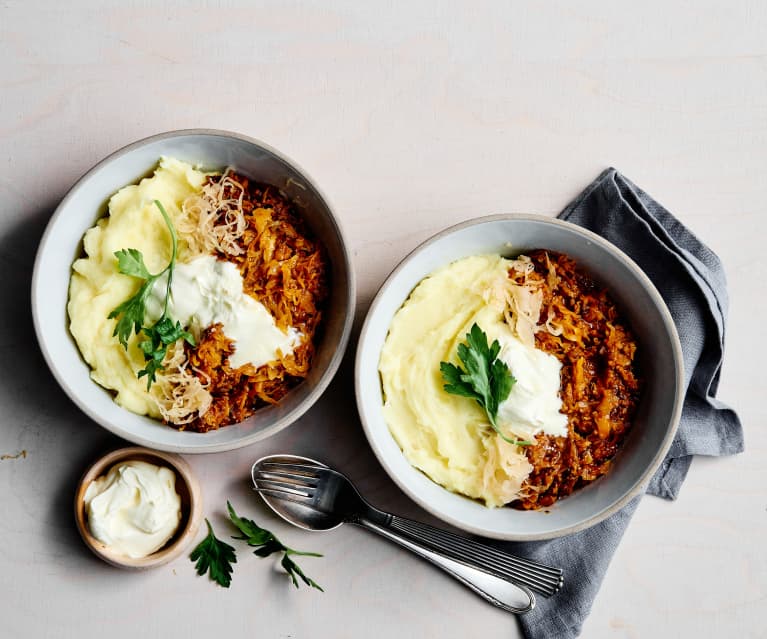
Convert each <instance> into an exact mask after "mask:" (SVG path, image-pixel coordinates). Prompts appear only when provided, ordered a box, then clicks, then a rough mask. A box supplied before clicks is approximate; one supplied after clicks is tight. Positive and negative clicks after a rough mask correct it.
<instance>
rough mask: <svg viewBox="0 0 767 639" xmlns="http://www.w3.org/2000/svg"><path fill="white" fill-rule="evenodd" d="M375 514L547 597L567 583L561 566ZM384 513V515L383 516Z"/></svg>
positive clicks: (441, 549)
mask: <svg viewBox="0 0 767 639" xmlns="http://www.w3.org/2000/svg"><path fill="white" fill-rule="evenodd" d="M371 515H372V517H373V519H374V521H378V522H379V523H381V524H383V525H386V526H387V527H389V528H391V529H392V530H394V531H395V532H398V533H401V534H403V535H405V536H407V537H408V538H410V539H413V540H415V541H417V542H420V543H422V544H424V545H426V546H427V547H428V548H430V549H431V550H433V551H435V552H438V553H440V554H443V555H446V556H448V557H451V558H452V559H456V560H458V561H466V562H468V563H470V564H472V565H474V566H476V567H478V568H479V569H480V570H484V571H486V572H490V573H492V574H494V575H496V576H497V577H501V578H507V579H511V580H513V581H514V582H515V583H517V584H520V585H523V586H527V587H528V588H531V589H532V590H535V591H536V592H539V593H540V594H542V595H544V596H545V597H550V596H551V595H553V594H555V593H556V592H557V591H558V590H559V589H560V587H561V586H562V584H563V580H564V579H563V575H562V570H561V569H560V568H553V567H551V566H547V565H545V564H541V563H538V562H535V561H531V560H529V559H524V558H522V557H517V556H515V555H512V554H511V553H508V552H504V551H503V550H499V549H498V548H494V547H492V546H488V545H486V544H483V543H480V542H478V541H474V540H473V539H467V538H466V537H461V536H460V535H456V534H454V533H452V532H449V531H447V530H442V529H440V528H435V527H434V526H429V525H428V524H422V523H421V522H418V521H412V520H410V519H405V518H404V517H398V516H396V515H390V514H388V513H384V512H381V511H378V509H374V512H373V513H371ZM381 515H383V516H384V517H383V519H382V518H381Z"/></svg>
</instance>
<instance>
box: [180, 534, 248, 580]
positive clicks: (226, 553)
mask: <svg viewBox="0 0 767 639" xmlns="http://www.w3.org/2000/svg"><path fill="white" fill-rule="evenodd" d="M205 523H206V524H207V525H208V536H207V537H205V539H203V540H202V541H201V542H200V543H199V544H198V545H197V547H196V548H195V549H194V550H193V551H192V554H191V555H189V559H191V560H192V561H196V562H197V564H196V566H195V567H196V568H197V574H198V575H204V574H205V573H206V572H208V574H209V576H210V578H211V579H212V580H213V581H215V582H216V583H218V584H219V585H221V586H223V587H224V588H228V587H229V584H230V583H232V570H233V568H232V564H235V563H237V557H236V556H235V553H234V548H232V547H231V546H230V545H229V544H227V543H226V542H224V541H221V540H220V539H218V538H217V537H216V536H215V535H214V534H213V527H212V526H211V525H210V522H209V521H208V520H207V519H206V520H205Z"/></svg>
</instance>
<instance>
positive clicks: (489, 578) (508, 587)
mask: <svg viewBox="0 0 767 639" xmlns="http://www.w3.org/2000/svg"><path fill="white" fill-rule="evenodd" d="M376 519H378V517H376ZM352 523H355V524H358V525H359V526H362V527H363V528H367V529H368V530H372V531H373V532H376V533H378V534H379V535H381V536H382V537H385V538H386V539H389V540H390V541H393V542H394V543H395V544H399V545H400V546H402V547H403V548H407V549H408V550H410V551H411V552H413V553H415V554H416V555H418V556H419V557H421V558H422V559H425V560H426V561H429V562H431V563H432V564H434V565H435V566H437V567H439V568H441V569H442V570H444V571H445V572H446V573H448V574H449V575H450V576H451V577H454V578H455V579H457V580H458V581H460V582H461V583H462V584H463V585H464V586H467V587H468V588H470V589H471V590H473V591H474V592H475V593H477V594H478V595H479V596H480V597H482V598H483V599H484V600H485V601H488V602H490V603H491V604H493V605H494V606H496V607H498V608H501V609H503V610H506V611H508V612H513V613H515V614H523V613H525V612H528V611H530V610H532V609H533V608H534V607H535V595H534V594H533V593H532V592H531V591H530V590H529V589H528V588H527V587H525V586H520V585H517V584H515V583H512V582H511V581H510V580H508V579H505V578H502V577H498V576H496V575H494V574H491V573H489V572H485V571H483V570H479V569H478V568H475V567H473V566H471V565H469V564H468V563H466V562H463V561H459V560H457V559H453V558H451V557H447V556H445V555H444V554H441V553H439V552H437V551H435V550H433V549H431V548H429V547H428V546H427V545H425V544H423V543H420V542H418V541H416V540H415V539H413V538H412V537H410V536H406V535H403V534H400V533H399V532H397V531H396V530H393V529H392V528H391V527H390V526H389V525H387V524H386V523H385V522H383V521H382V522H380V523H379V522H374V521H371V519H369V518H359V519H356V520H355V521H354V522H352Z"/></svg>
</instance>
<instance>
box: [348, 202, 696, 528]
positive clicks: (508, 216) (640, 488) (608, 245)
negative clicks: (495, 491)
mask: <svg viewBox="0 0 767 639" xmlns="http://www.w3.org/2000/svg"><path fill="white" fill-rule="evenodd" d="M503 220H530V221H534V222H542V223H544V224H551V225H553V226H559V227H563V228H566V229H568V230H569V231H572V232H575V233H576V234H578V235H580V236H581V237H583V238H584V239H586V240H587V241H590V242H593V243H594V244H597V245H599V246H600V247H601V248H602V249H604V250H606V251H607V252H609V253H611V254H612V255H613V256H615V257H616V258H618V259H619V260H620V261H622V262H624V263H625V264H626V266H627V267H628V268H629V270H630V271H632V273H633V274H634V275H635V276H636V277H637V279H638V280H640V281H641V282H642V284H643V285H644V287H645V289H646V290H647V292H648V293H649V295H650V297H651V298H652V299H653V302H654V303H655V306H656V308H657V309H658V310H659V312H660V315H661V317H662V320H663V325H664V328H665V329H666V331H667V332H668V335H669V337H670V339H671V345H672V354H673V360H674V368H675V376H674V377H675V379H674V381H675V387H676V389H677V392H676V396H675V398H674V408H673V411H672V413H671V418H670V424H669V428H668V430H667V431H666V434H665V436H664V438H663V442H662V443H661V446H660V448H659V449H658V450H657V452H656V454H655V456H654V457H653V459H652V462H651V463H650V464H649V466H648V467H647V468H646V469H645V470H644V472H643V473H642V474H641V476H640V477H639V478H638V479H637V480H636V481H635V482H634V484H633V485H632V486H631V487H630V488H629V490H628V491H626V493H624V495H623V496H622V497H621V498H620V499H618V500H616V501H615V502H613V503H612V504H611V505H610V506H608V507H607V508H604V509H603V510H601V511H599V512H598V513H595V514H594V515H592V516H590V517H588V518H586V519H584V520H582V521H580V522H578V523H576V524H573V525H571V526H565V527H563V528H560V529H557V530H554V531H550V532H547V533H515V532H514V531H510V532H509V533H498V532H495V531H489V530H486V529H484V528H481V527H477V526H473V525H471V524H467V523H466V522H464V521H462V520H459V519H457V518H455V517H453V516H451V515H450V514H449V513H445V512H444V511H443V510H440V509H437V508H435V507H434V506H433V505H432V504H430V503H429V502H427V501H426V500H425V499H422V498H421V497H420V496H419V495H418V494H417V492H416V491H414V490H412V489H411V488H410V486H408V485H407V483H406V482H405V481H403V480H402V479H401V478H400V477H398V476H397V474H396V473H395V472H394V470H393V468H392V466H391V465H390V464H389V462H388V460H387V457H386V455H385V453H384V452H383V450H381V449H380V448H379V447H378V445H377V443H376V441H375V438H374V437H373V426H372V425H371V424H370V423H369V422H368V420H367V418H366V414H365V411H364V410H363V404H364V402H363V400H362V387H361V369H362V354H363V352H364V350H365V349H364V348H363V345H364V343H365V341H366V339H367V336H368V331H369V329H370V325H371V323H372V318H373V316H374V315H375V314H376V311H377V310H378V307H379V306H380V304H381V303H382V299H383V297H384V294H385V293H386V292H387V291H388V289H389V288H390V287H391V286H392V284H393V282H394V280H395V279H396V278H397V276H398V275H399V274H400V272H401V271H402V270H403V269H404V268H405V267H406V266H407V265H408V264H409V263H410V261H411V260H412V259H413V258H414V257H415V256H416V255H418V254H420V253H421V252H422V251H424V250H425V249H427V248H428V247H429V246H430V245H432V244H434V243H436V242H438V241H439V240H441V239H442V238H444V237H446V236H448V235H452V234H454V233H457V232H459V231H461V230H463V229H465V228H469V227H472V226H477V225H480V224H486V223H489V222H496V221H503ZM446 263H447V262H446ZM408 295H409V293H408ZM406 299H407V296H406V297H405V298H404V299H403V300H402V303H404V302H405V300H406ZM683 389H684V358H683V354H682V346H681V343H680V341H679V335H678V332H677V330H676V325H675V324H674V320H673V319H672V317H671V313H670V311H669V310H668V306H667V305H666V303H665V301H664V300H663V298H662V297H661V294H660V293H659V292H658V289H657V288H656V287H655V285H654V284H653V282H652V281H651V280H650V278H649V277H648V276H647V275H646V274H645V272H644V271H643V270H642V269H641V268H640V267H639V266H638V265H637V263H636V262H634V260H632V259H631V258H630V257H629V256H628V255H626V254H625V253H624V252H623V251H622V250H620V249H619V248H618V247H617V246H615V245H614V244H613V243H612V242H609V241H608V240H606V239H605V238H603V237H601V236H600V235H597V234H596V233H594V232H592V231H590V230H588V229H585V228H583V227H581V226H578V225H576V224H573V223H572V222H567V221H565V220H560V219H557V218H551V217H547V216H544V215H536V214H530V213H500V214H494V215H486V216H482V217H477V218H473V219H470V220H466V221H464V222H460V223H458V224H455V225H453V226H450V227H448V228H446V229H443V230H442V231H439V232H438V233H436V234H435V235H432V236H431V237H429V238H428V239H426V240H424V241H423V242H421V243H420V244H419V245H418V246H416V247H415V248H414V249H413V250H412V251H410V252H409V253H408V254H407V255H406V256H405V257H404V258H402V260H400V262H399V263H398V264H397V265H396V266H395V268H394V270H392V272H391V273H390V274H389V276H388V277H387V278H386V279H385V280H384V282H383V284H382V285H381V287H380V288H379V289H378V292H377V293H376V295H375V297H374V298H373V301H372V302H371V304H370V307H369V309H368V311H367V314H366V315H365V321H364V323H363V325H362V329H361V331H360V336H359V340H358V341H357V351H356V354H355V360H354V394H355V398H356V401H357V412H358V413H359V417H360V421H361V422H362V428H363V430H364V431H365V437H366V438H367V440H368V443H369V444H370V447H371V448H372V449H373V453H374V454H375V456H376V458H377V459H378V462H379V463H380V464H381V466H383V468H384V470H385V471H386V474H387V475H389V477H390V478H391V479H392V480H393V481H394V483H395V484H396V485H397V486H398V487H399V488H400V490H402V491H403V492H404V493H405V494H406V495H407V496H408V497H410V499H412V500H413V501H414V502H416V503H417V504H418V505H419V506H421V507H422V508H423V509H424V510H426V511H427V512H429V513H431V514H432V515H434V516H435V517H437V518H439V519H441V520H442V521H444V522H447V523H448V524H450V525H452V526H455V527H456V528H460V529H462V530H465V531H467V532H470V533H472V534H475V535H480V536H484V537H491V538H495V539H500V540H505V541H538V540H545V539H555V538H557V537H562V536H564V535H569V534H572V533H576V532H578V531H581V530H584V529H586V528H590V527H591V526H594V525H595V524H598V523H599V522H601V521H603V520H605V519H607V518H608V517H610V516H611V515H613V514H614V513H616V512H618V511H619V510H620V509H621V508H623V507H624V506H625V505H626V504H627V503H628V502H629V501H631V500H632V499H633V498H634V497H636V496H637V495H638V494H640V493H643V492H644V488H645V487H646V484H647V483H648V481H649V479H650V478H651V477H652V475H653V474H654V473H655V471H656V470H657V469H658V467H659V466H660V465H661V463H662V462H663V459H664V458H665V456H666V453H667V452H668V450H669V448H670V447H671V444H672V442H673V440H674V436H675V435H676V431H677V428H678V426H679V419H680V417H681V414H682V407H683V403H684V392H683ZM444 490H447V489H444Z"/></svg>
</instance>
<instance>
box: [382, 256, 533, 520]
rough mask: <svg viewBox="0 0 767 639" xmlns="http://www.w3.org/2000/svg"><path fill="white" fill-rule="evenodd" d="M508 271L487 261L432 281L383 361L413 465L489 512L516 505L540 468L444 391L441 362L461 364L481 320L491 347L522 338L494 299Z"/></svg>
mask: <svg viewBox="0 0 767 639" xmlns="http://www.w3.org/2000/svg"><path fill="white" fill-rule="evenodd" d="M508 269H509V260H506V259H504V258H502V257H500V256H497V255H485V256H476V257H468V258H465V259H462V260H458V261H457V262H453V263H452V264H450V265H448V266H446V267H444V268H442V269H440V270H438V271H436V272H435V273H433V274H431V275H430V276H429V277H427V278H425V279H424V280H423V281H421V283H420V284H419V285H418V286H417V287H416V288H415V290H413V292H412V293H411V295H410V297H409V298H408V300H407V301H406V302H405V304H404V305H403V306H402V308H401V309H400V310H399V311H398V312H397V314H396V315H395V317H394V319H393V320H392V324H391V327H390V329H389V335H388V337H387V339H386V343H385V345H384V348H383V350H382V352H381V359H380V362H379V371H380V373H381V380H382V385H383V391H384V396H385V404H384V408H383V411H384V418H385V420H386V422H387V424H388V426H389V429H390V430H391V433H392V435H393V436H394V438H395V439H396V441H397V443H398V444H399V446H400V448H402V451H403V453H404V454H405V456H406V458H407V459H408V461H409V462H410V463H411V464H413V466H415V467H416V468H419V469H420V470H422V471H423V472H424V473H426V474H427V475H428V476H429V477H431V478H432V479H433V480H434V481H436V482H437V483H439V484H441V485H442V486H444V487H445V488H447V489H449V490H452V491H454V492H458V493H462V494H464V495H467V496H469V497H473V498H476V499H481V500H483V501H484V502H485V503H486V504H487V505H488V506H501V505H503V504H506V503H508V502H510V501H512V500H514V499H516V498H517V497H518V494H519V490H520V487H521V485H522V483H523V482H524V480H525V479H526V478H527V476H528V475H529V474H530V471H531V470H532V466H531V465H530V463H529V462H528V461H527V457H526V456H525V454H524V453H523V452H522V451H521V450H520V448H519V447H518V446H515V445H512V444H509V443H507V442H506V441H504V440H503V439H502V438H500V437H498V436H497V435H496V434H495V432H494V431H493V430H492V429H491V428H490V426H489V423H488V421H487V417H486V415H485V412H484V410H483V409H482V408H481V407H480V406H479V405H478V404H477V403H476V402H474V401H471V400H468V399H467V398H465V397H459V396H456V395H450V394H448V393H447V392H445V391H444V390H443V388H442V386H443V383H444V382H443V380H442V376H441V373H440V369H439V363H440V362H441V361H452V362H455V361H456V359H455V353H456V349H457V346H458V344H459V343H461V342H463V341H464V339H465V335H466V334H467V333H468V332H469V329H470V328H471V326H472V324H474V323H475V322H476V323H477V324H478V325H479V326H480V327H481V328H482V330H483V331H485V333H486V334H487V336H488V340H489V341H490V342H492V341H493V340H495V339H498V340H499V341H500V342H501V343H502V344H503V343H505V342H508V341H512V340H515V339H516V337H515V336H514V335H513V334H512V332H511V329H510V328H509V326H508V324H507V323H506V321H505V320H504V313H503V311H504V302H503V300H501V299H495V298H494V297H493V294H492V291H494V290H497V289H498V286H497V283H498V282H499V281H504V280H505V279H506V278H507V273H508ZM507 432H509V431H507Z"/></svg>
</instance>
